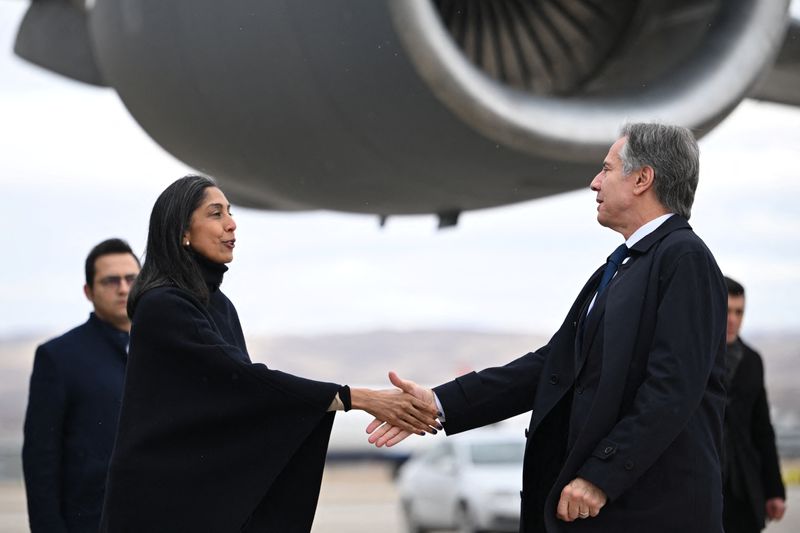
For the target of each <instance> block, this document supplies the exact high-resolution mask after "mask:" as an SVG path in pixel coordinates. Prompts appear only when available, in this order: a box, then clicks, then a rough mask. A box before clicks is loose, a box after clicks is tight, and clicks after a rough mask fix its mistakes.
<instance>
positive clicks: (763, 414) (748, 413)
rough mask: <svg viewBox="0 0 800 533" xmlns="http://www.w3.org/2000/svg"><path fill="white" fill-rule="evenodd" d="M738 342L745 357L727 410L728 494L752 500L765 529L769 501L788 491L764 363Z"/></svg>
mask: <svg viewBox="0 0 800 533" xmlns="http://www.w3.org/2000/svg"><path fill="white" fill-rule="evenodd" d="M738 342H741V343H742V360H741V361H740V362H739V364H738V366H737V367H736V373H735V374H734V375H733V379H732V380H731V384H730V390H729V391H728V407H727V409H726V411H725V431H726V433H725V441H726V442H725V449H726V451H727V453H728V454H729V457H728V458H727V460H726V461H725V464H727V465H728V468H729V471H728V472H727V473H726V474H727V476H729V478H730V479H729V480H728V483H727V484H726V494H727V493H728V492H730V491H732V490H735V491H737V493H738V494H737V500H740V501H747V502H749V503H750V506H751V511H752V516H753V518H754V519H755V520H756V522H757V524H758V525H760V526H761V527H762V528H763V527H764V525H765V514H766V506H765V504H766V500H767V499H769V498H783V499H786V490H785V488H784V486H783V480H782V479H781V468H780V461H779V460H778V452H777V449H776V447H775V431H774V430H773V429H772V422H770V417H769V402H768V401H767V390H766V388H765V387H764V363H763V361H762V360H761V356H760V355H759V354H758V353H757V352H756V351H755V350H753V349H752V348H751V347H750V346H748V345H747V344H745V343H744V342H742V341H741V340H739V341H738ZM733 484H735V485H736V486H735V487H733V486H732V485H733Z"/></svg>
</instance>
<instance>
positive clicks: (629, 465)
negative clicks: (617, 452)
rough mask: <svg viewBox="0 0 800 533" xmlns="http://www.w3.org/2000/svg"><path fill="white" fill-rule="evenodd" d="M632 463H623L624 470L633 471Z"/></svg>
mask: <svg viewBox="0 0 800 533" xmlns="http://www.w3.org/2000/svg"><path fill="white" fill-rule="evenodd" d="M633 467H634V464H633V461H625V470H633Z"/></svg>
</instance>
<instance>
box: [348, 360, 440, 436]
mask: <svg viewBox="0 0 800 533" xmlns="http://www.w3.org/2000/svg"><path fill="white" fill-rule="evenodd" d="M389 381H391V383H392V385H394V386H395V387H397V388H396V389H386V390H377V391H376V390H370V389H353V390H352V391H351V403H352V408H353V409H360V410H362V411H366V412H368V413H369V414H371V415H372V416H374V417H375V420H373V421H372V422H371V423H370V424H369V426H367V433H369V438H368V440H369V442H370V444H374V445H375V446H377V447H381V446H394V445H395V444H397V443H398V442H400V441H402V440H404V439H405V438H406V437H408V436H409V435H411V434H412V433H416V434H418V435H425V433H431V434H434V435H435V434H436V433H437V430H440V429H442V425H441V423H440V422H439V418H441V417H442V413H440V412H439V409H438V407H437V405H436V400H435V399H434V395H433V391H432V390H431V389H426V388H424V387H420V386H419V385H417V384H416V383H414V382H413V381H407V380H404V379H400V377H399V376H398V375H397V374H395V373H394V372H389Z"/></svg>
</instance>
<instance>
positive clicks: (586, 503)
mask: <svg viewBox="0 0 800 533" xmlns="http://www.w3.org/2000/svg"><path fill="white" fill-rule="evenodd" d="M606 500H607V498H606V493H605V492H603V491H602V490H600V488H599V487H598V486H597V485H594V484H593V483H590V482H589V481H586V480H585V479H582V478H579V477H578V478H575V479H573V480H572V481H570V482H569V483H568V484H567V486H566V487H564V489H563V490H562V491H561V498H560V499H559V500H558V506H557V507H556V516H557V517H558V518H560V519H561V520H563V521H565V522H572V521H574V520H575V519H577V518H589V517H590V516H597V515H598V514H599V513H600V509H602V508H603V506H604V505H605V504H606Z"/></svg>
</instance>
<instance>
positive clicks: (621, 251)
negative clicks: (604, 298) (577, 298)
mask: <svg viewBox="0 0 800 533" xmlns="http://www.w3.org/2000/svg"><path fill="white" fill-rule="evenodd" d="M626 257H628V247H627V246H626V245H625V244H624V243H623V244H620V245H619V247H617V249H616V250H614V251H613V252H612V253H611V255H610V256H608V262H607V263H606V268H605V270H603V277H602V278H600V285H598V286H597V294H598V295H599V294H601V293H602V292H603V289H605V288H606V287H607V286H608V284H609V282H610V281H611V278H613V277H614V274H615V273H616V272H617V269H618V268H619V266H620V265H621V264H622V260H623V259H625V258H626Z"/></svg>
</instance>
